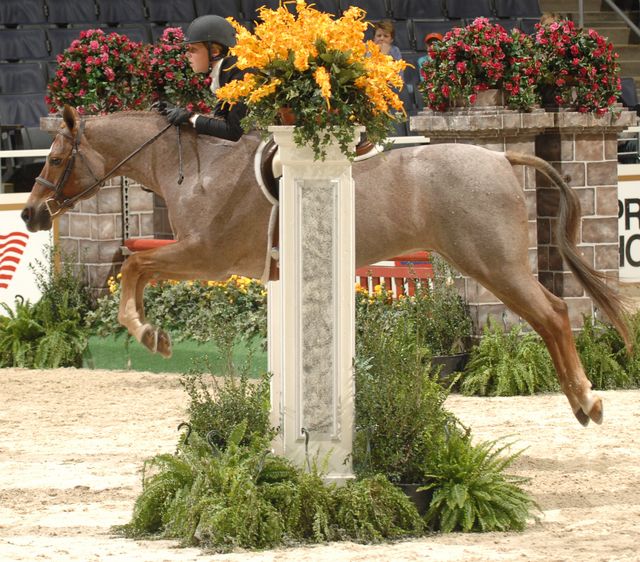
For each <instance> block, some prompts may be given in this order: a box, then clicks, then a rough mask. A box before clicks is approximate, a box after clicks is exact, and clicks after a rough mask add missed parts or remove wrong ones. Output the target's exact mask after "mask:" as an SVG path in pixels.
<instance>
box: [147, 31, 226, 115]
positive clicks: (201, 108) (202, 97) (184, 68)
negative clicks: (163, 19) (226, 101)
mask: <svg viewBox="0 0 640 562" xmlns="http://www.w3.org/2000/svg"><path fill="white" fill-rule="evenodd" d="M183 43H184V34H183V33H182V29H180V28H179V27H170V28H167V29H165V30H164V32H163V34H162V37H161V38H160V40H159V41H158V42H157V43H156V44H155V45H152V46H151V47H150V53H149V72H150V75H151V80H152V83H153V93H152V97H153V101H158V100H163V101H169V102H171V103H173V104H175V105H180V106H182V107H186V108H187V109H188V110H189V111H195V112H197V113H209V112H211V111H212V109H213V107H214V106H215V104H216V99H215V97H214V95H213V93H212V92H211V90H210V89H209V87H210V86H211V77H210V76H208V75H206V74H198V73H195V72H194V71H193V70H192V69H191V66H190V65H189V60H188V58H187V51H186V49H185V46H184V44H183Z"/></svg>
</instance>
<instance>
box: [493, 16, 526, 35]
mask: <svg viewBox="0 0 640 562" xmlns="http://www.w3.org/2000/svg"><path fill="white" fill-rule="evenodd" d="M493 23H499V24H500V25H501V26H502V27H504V28H505V29H506V30H507V31H509V32H510V31H511V30H513V29H516V28H517V29H520V20H519V19H517V18H502V19H498V20H493Z"/></svg>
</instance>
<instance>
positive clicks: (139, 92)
mask: <svg viewBox="0 0 640 562" xmlns="http://www.w3.org/2000/svg"><path fill="white" fill-rule="evenodd" d="M56 60H57V62H58V68H57V69H56V74H55V77H54V78H53V79H52V80H51V81H50V82H49V86H48V95H47V96H46V102H47V104H48V106H49V109H50V111H51V112H56V111H58V110H60V109H62V107H63V106H64V105H65V104H69V105H72V106H74V107H75V108H76V109H77V110H78V111H79V112H80V113H111V112H113V111H119V110H122V109H144V108H145V107H148V104H149V94H150V91H151V84H150V81H149V70H148V64H147V62H146V60H147V54H146V49H145V48H144V47H143V46H142V44H141V43H136V42H133V41H130V40H129V39H128V38H127V37H126V36H125V35H119V34H118V33H110V34H109V35H106V34H105V33H104V31H102V30H101V29H89V30H86V31H81V32H80V36H79V39H76V40H74V41H73V42H72V43H71V45H70V46H69V48H68V49H66V50H65V51H64V53H62V54H60V55H58V57H57V59H56Z"/></svg>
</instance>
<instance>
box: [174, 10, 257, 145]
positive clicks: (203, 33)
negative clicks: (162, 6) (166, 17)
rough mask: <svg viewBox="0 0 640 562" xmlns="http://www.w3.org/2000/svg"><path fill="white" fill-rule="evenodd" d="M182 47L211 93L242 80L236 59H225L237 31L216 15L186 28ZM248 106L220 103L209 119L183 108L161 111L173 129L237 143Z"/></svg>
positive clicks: (233, 42)
mask: <svg viewBox="0 0 640 562" xmlns="http://www.w3.org/2000/svg"><path fill="white" fill-rule="evenodd" d="M185 44H186V45H187V54H188V57H189V63H190V64H191V68H192V69H193V71H194V72H208V73H209V75H210V76H211V91H212V92H213V93H214V94H215V92H216V90H217V89H218V88H219V87H221V86H224V85H225V84H226V83H227V82H229V81H231V80H241V79H242V76H243V74H244V72H243V71H241V70H239V69H238V67H237V66H236V62H237V61H236V58H235V57H231V56H228V53H229V48H230V47H233V46H234V45H235V44H236V31H235V29H234V28H233V26H232V25H231V24H230V23H229V22H228V21H227V20H225V19H224V18H222V17H220V16H215V15H207V16H200V17H198V18H196V19H194V20H193V21H192V22H191V23H190V24H189V27H188V28H187V32H186V34H185ZM246 112H247V106H246V105H244V104H243V103H237V104H235V105H234V106H233V107H229V105H228V104H223V103H222V102H221V101H219V102H218V103H217V104H216V105H215V107H214V108H213V112H212V113H211V114H209V115H200V114H198V113H193V112H191V111H189V110H188V109H185V108H184V107H170V108H167V109H165V110H164V113H165V115H166V116H167V119H169V122H170V123H171V124H173V125H181V124H183V123H191V125H193V127H194V128H195V130H196V131H197V132H198V133H203V134H205V135H213V136H215V137H220V138H223V139H227V140H231V141H237V140H238V139H239V138H240V137H241V136H242V134H243V132H244V131H243V130H242V126H241V124H240V120H241V119H242V118H243V117H244V116H245V114H246Z"/></svg>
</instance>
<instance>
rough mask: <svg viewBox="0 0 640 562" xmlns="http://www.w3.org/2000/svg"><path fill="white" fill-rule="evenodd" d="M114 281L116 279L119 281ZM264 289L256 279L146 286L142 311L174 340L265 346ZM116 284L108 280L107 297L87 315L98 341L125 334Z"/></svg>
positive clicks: (239, 278) (265, 308)
mask: <svg viewBox="0 0 640 562" xmlns="http://www.w3.org/2000/svg"><path fill="white" fill-rule="evenodd" d="M118 277H119V276H118ZM266 297H267V294H266V291H265V289H264V285H263V284H262V283H261V282H260V281H258V280H257V279H248V278H246V277H238V276H237V275H232V276H231V277H230V278H229V279H228V280H227V281H225V282H217V281H209V282H200V281H196V282H191V281H183V282H176V281H165V282H161V283H156V284H154V285H148V286H147V287H146V288H145V292H144V306H145V311H146V312H147V318H148V320H149V322H151V323H153V324H156V325H161V326H162V327H163V328H164V329H166V330H168V331H169V332H171V335H172V337H173V339H175V340H183V339H192V340H195V341H199V342H208V341H211V340H213V341H214V342H215V343H216V344H217V345H218V346H219V347H220V349H228V348H229V346H228V342H229V341H230V340H233V339H236V338H238V337H242V338H243V339H245V340H252V339H258V340H260V341H266V337H267V307H266V302H267V301H266ZM119 305H120V284H119V282H118V279H114V278H111V279H110V280H109V294H108V295H106V296H104V297H102V298H101V299H99V300H98V303H97V306H96V309H95V311H94V312H93V313H92V314H90V315H89V322H90V325H91V327H92V330H93V331H94V332H95V333H97V334H98V335H102V336H106V335H112V334H124V333H125V332H126V330H125V329H124V328H123V327H122V326H120V325H119V324H118V321H117V318H118V307H119Z"/></svg>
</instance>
